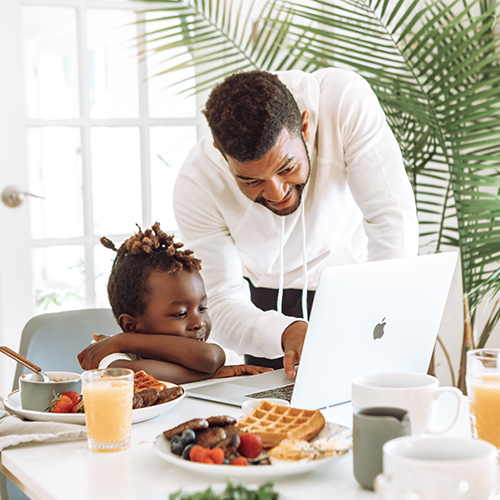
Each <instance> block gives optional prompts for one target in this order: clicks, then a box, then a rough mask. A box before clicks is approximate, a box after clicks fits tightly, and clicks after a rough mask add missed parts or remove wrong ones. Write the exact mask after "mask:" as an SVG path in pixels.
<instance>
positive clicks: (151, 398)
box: [45, 370, 235, 425]
mask: <svg viewBox="0 0 500 500" xmlns="http://www.w3.org/2000/svg"><path fill="white" fill-rule="evenodd" d="M183 394H184V389H183V388H182V387H180V386H178V385H173V386H172V387H167V384H165V383H164V382H160V381H159V380H157V379H156V378H154V377H153V376H152V375H148V374H147V373H146V372H145V371H143V370H141V371H139V372H136V373H135V374H134V397H133V400H132V409H133V410H137V409H138V408H146V407H149V406H153V405H160V404H163V403H168V402H169V401H173V400H174V399H177V398H178V397H180V396H182V395H183ZM45 411H48V412H51V413H85V407H84V403H83V398H82V396H81V395H79V394H78V393H76V392H74V391H68V392H63V393H61V394H56V395H55V396H54V399H53V400H52V403H51V405H50V406H49V407H48V408H47V409H46V410H45ZM230 418H232V417H230ZM233 421H235V419H233ZM221 425H225V424H221Z"/></svg>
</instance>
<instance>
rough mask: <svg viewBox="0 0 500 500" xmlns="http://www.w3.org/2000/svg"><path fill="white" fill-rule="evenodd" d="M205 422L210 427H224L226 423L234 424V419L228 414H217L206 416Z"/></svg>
mask: <svg viewBox="0 0 500 500" xmlns="http://www.w3.org/2000/svg"><path fill="white" fill-rule="evenodd" d="M207 422H208V425H209V426H210V427H224V426H226V425H233V424H235V423H236V419H235V418H234V417H231V416H230V415H218V416H216V417H209V418H207Z"/></svg>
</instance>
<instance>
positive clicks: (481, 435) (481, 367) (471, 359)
mask: <svg viewBox="0 0 500 500" xmlns="http://www.w3.org/2000/svg"><path fill="white" fill-rule="evenodd" d="M499 361H500V349H474V350H472V351H469V352H468V353H467V377H466V383H467V393H468V396H469V407H470V419H471V426H472V435H473V437H475V438H477V439H482V440H484V441H488V442H489V443H491V444H493V445H494V446H495V447H496V448H497V450H500V362H499Z"/></svg>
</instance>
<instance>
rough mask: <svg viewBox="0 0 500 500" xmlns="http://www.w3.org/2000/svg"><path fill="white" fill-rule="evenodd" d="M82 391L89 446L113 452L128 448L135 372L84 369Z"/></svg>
mask: <svg viewBox="0 0 500 500" xmlns="http://www.w3.org/2000/svg"><path fill="white" fill-rule="evenodd" d="M82 393H83V403H84V406H85V415H86V418H87V438H88V446H89V449H90V450H91V451H97V452H111V451H120V450H125V449H127V448H129V447H130V433H131V427H132V398H133V394H134V372H133V371H132V370H128V369H126V368H107V369H105V370H89V371H86V372H83V373H82Z"/></svg>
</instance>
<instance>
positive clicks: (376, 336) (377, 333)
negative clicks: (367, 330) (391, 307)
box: [373, 318, 385, 340]
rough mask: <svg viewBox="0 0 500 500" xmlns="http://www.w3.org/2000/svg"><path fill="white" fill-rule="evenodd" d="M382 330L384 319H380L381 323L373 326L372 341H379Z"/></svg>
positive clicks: (382, 333)
mask: <svg viewBox="0 0 500 500" xmlns="http://www.w3.org/2000/svg"><path fill="white" fill-rule="evenodd" d="M384 328H385V318H383V319H382V321H381V322H380V323H379V324H378V325H376V326H375V328H374V329H373V339H374V340H377V339H381V338H382V337H383V336H384V333H385V332H384Z"/></svg>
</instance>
